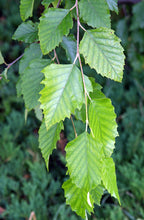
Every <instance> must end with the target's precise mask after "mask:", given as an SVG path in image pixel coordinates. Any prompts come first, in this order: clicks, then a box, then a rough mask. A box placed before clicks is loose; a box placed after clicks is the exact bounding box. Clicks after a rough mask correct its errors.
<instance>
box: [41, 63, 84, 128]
mask: <svg viewBox="0 0 144 220" xmlns="http://www.w3.org/2000/svg"><path fill="white" fill-rule="evenodd" d="M42 72H43V73H44V75H45V79H44V80H43V81H42V83H43V84H44V85H45V88H44V89H43V90H42V91H41V92H40V94H41V98H40V102H41V108H42V109H43V111H44V118H45V123H46V127H47V129H49V128H50V127H51V126H52V125H54V124H55V123H57V122H60V121H61V120H64V119H65V117H70V114H71V113H74V111H75V109H76V108H81V106H82V104H83V96H84V94H83V83H82V78H81V72H80V70H79V69H78V68H77V67H76V65H72V64H67V65H66V64H65V65H57V64H51V65H50V66H48V67H46V68H45V69H44V70H43V71H42Z"/></svg>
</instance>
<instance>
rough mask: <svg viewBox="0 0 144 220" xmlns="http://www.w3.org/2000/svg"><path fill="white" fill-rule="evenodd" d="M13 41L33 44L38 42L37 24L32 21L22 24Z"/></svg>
mask: <svg viewBox="0 0 144 220" xmlns="http://www.w3.org/2000/svg"><path fill="white" fill-rule="evenodd" d="M13 39H14V40H19V41H24V42H25V43H33V42H35V41H36V40H38V24H37V23H33V22H32V21H27V22H23V23H22V24H20V25H19V27H18V28H17V30H16V31H15V33H14V35H13Z"/></svg>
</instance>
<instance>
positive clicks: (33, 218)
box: [29, 212, 36, 220]
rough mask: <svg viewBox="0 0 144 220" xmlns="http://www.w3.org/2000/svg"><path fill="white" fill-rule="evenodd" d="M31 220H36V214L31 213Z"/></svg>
mask: <svg viewBox="0 0 144 220" xmlns="http://www.w3.org/2000/svg"><path fill="white" fill-rule="evenodd" d="M29 220H36V215H35V213H34V212H31V214H30V217H29Z"/></svg>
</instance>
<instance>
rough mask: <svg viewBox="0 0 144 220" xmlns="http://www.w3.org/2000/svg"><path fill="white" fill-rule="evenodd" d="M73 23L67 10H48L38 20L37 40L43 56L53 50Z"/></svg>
mask: <svg viewBox="0 0 144 220" xmlns="http://www.w3.org/2000/svg"><path fill="white" fill-rule="evenodd" d="M72 25H73V22H72V18H71V15H70V11H69V10H67V9H58V8H48V9H47V10H45V13H44V14H43V15H42V17H41V18H40V24H39V39H40V45H41V49H42V52H43V54H47V53H49V52H50V51H51V50H53V49H55V47H56V46H58V45H59V43H60V42H61V41H62V38H63V36H64V35H68V33H69V30H70V29H71V28H72Z"/></svg>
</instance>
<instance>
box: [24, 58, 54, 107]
mask: <svg viewBox="0 0 144 220" xmlns="http://www.w3.org/2000/svg"><path fill="white" fill-rule="evenodd" d="M49 63H50V60H44V59H34V60H32V61H31V62H30V63H29V65H28V67H27V68H26V69H25V71H24V72H23V75H22V93H23V97H24V101H25V106H26V108H27V109H28V110H31V109H32V108H35V107H36V106H37V105H38V104H40V103H39V102H38V99H39V98H40V95H39V92H40V91H41V89H42V88H43V86H42V85H41V84H40V82H41V81H42V79H43V76H44V75H43V74H42V73H41V70H42V69H43V68H44V67H46V66H47V65H48V64H49Z"/></svg>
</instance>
